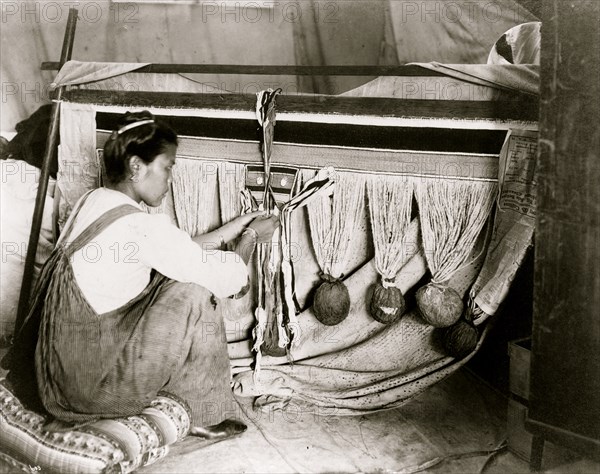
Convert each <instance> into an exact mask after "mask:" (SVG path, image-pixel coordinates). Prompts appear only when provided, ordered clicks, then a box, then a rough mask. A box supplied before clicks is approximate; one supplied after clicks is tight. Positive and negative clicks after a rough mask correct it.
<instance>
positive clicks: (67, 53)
mask: <svg viewBox="0 0 600 474" xmlns="http://www.w3.org/2000/svg"><path fill="white" fill-rule="evenodd" d="M76 27H77V10H76V9H75V8H73V7H71V8H69V17H68V19H67V26H66V29H65V36H64V39H63V46H62V51H61V55H60V64H61V65H62V64H64V63H65V62H67V61H68V60H69V59H71V53H72V52H73V44H74V42H75V30H76ZM63 92H64V87H60V88H58V90H57V92H56V95H55V97H54V98H53V99H54V100H55V102H54V105H53V106H52V117H51V119H50V128H49V129H48V139H47V141H46V150H45V151H44V159H43V161H42V169H41V172H40V179H39V182H38V189H37V194H36V198H35V207H34V209H33V217H32V222H31V232H30V233H29V243H28V244H27V255H26V257H25V267H24V269H23V280H22V282H21V292H20V294H19V306H18V308H17V318H16V321H15V330H14V334H15V335H17V334H19V332H20V330H21V327H22V326H23V323H24V321H25V318H26V317H27V314H28V312H29V307H30V304H31V299H30V297H29V296H30V293H31V286H32V283H33V272H34V268H35V256H36V253H37V247H38V242H39V239H40V231H41V229H42V218H43V215H44V204H45V203H46V192H47V191H48V179H49V178H50V163H51V162H52V160H53V158H54V156H55V154H56V153H57V146H58V135H59V133H58V132H59V115H60V106H59V105H60V101H61V99H62V94H63Z"/></svg>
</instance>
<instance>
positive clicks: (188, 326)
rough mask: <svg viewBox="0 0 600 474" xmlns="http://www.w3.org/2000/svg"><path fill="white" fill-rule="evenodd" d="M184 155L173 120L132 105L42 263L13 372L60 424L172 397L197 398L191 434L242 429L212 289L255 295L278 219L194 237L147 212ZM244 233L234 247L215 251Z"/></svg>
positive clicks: (217, 294) (192, 401) (247, 219)
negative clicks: (257, 261)
mask: <svg viewBox="0 0 600 474" xmlns="http://www.w3.org/2000/svg"><path fill="white" fill-rule="evenodd" d="M176 151H177V136H176V134H175V132H173V130H171V129H170V128H169V127H168V126H167V125H165V124H163V123H161V122H160V121H159V120H157V119H155V118H154V117H153V116H152V115H151V114H150V113H149V112H141V113H128V114H126V115H125V116H124V118H123V119H122V123H121V124H120V128H119V129H118V130H116V131H115V132H113V134H112V136H111V137H110V139H109V140H108V141H107V143H106V145H105V147H104V165H105V172H106V178H107V181H108V183H107V185H106V187H104V188H99V189H96V190H94V191H91V192H88V193H87V194H85V195H84V196H83V197H82V198H81V199H80V200H79V201H78V203H77V204H76V205H75V207H74V209H73V211H72V213H71V216H70V218H69V220H68V221H67V223H66V224H65V228H64V230H63V233H62V235H61V238H60V240H59V242H58V244H57V246H56V248H55V250H54V252H53V254H52V256H51V257H50V259H49V260H48V262H47V263H46V265H45V266H44V269H43V270H42V275H41V277H40V280H39V282H38V285H37V286H36V290H35V295H34V301H33V302H32V307H31V311H30V313H29V315H28V318H27V320H26V322H25V324H24V325H23V329H22V330H21V331H20V333H19V334H18V336H17V337H16V340H15V344H14V346H13V348H12V352H11V354H10V357H9V358H8V363H9V368H10V369H11V372H10V373H9V376H8V377H7V379H8V381H9V383H10V384H11V385H12V386H13V388H14V389H15V390H17V391H18V394H19V397H21V396H23V397H25V398H27V395H30V394H31V391H33V392H36V393H37V395H38V396H39V398H38V399H36V400H29V402H30V406H31V404H34V405H35V404H36V402H37V407H38V409H43V410H44V411H45V412H46V413H48V414H49V415H51V417H52V418H53V419H54V420H56V422H55V425H58V424H61V423H60V422H67V423H69V425H68V426H73V425H80V424H85V423H87V422H90V421H94V420H97V419H99V418H112V417H118V416H127V415H133V414H136V413H139V412H141V411H142V409H143V408H144V407H146V406H147V405H148V404H149V403H150V401H151V400H153V399H154V398H155V397H156V396H157V394H158V393H159V392H167V393H169V394H171V395H173V396H176V397H178V398H180V399H182V400H183V401H185V402H186V403H187V405H188V406H189V408H190V411H191V416H192V426H193V428H192V430H191V434H195V435H199V436H205V437H222V436H227V435H229V434H233V433H237V432H241V431H243V430H244V429H245V426H244V425H243V424H241V423H239V422H235V421H234V420H228V418H229V417H230V416H231V415H232V414H234V413H235V412H234V410H235V407H236V404H235V401H234V399H233V395H232V392H231V387H230V379H231V375H230V369H229V358H228V354H227V343H226V339H225V334H224V323H223V317H222V314H221V308H222V305H221V304H219V301H218V298H225V297H229V296H232V295H235V294H237V293H239V292H240V291H242V290H244V289H246V290H247V288H248V285H249V284H248V272H247V268H246V265H247V263H248V261H249V259H250V257H251V255H252V252H253V250H254V247H255V245H256V243H257V242H265V241H269V240H270V239H271V236H272V234H273V232H274V230H275V229H276V228H277V226H278V220H277V218H274V217H269V218H267V217H263V216H261V215H260V213H252V214H247V215H243V216H240V217H238V218H237V219H235V220H233V221H231V222H230V223H228V224H226V225H224V226H223V227H221V228H220V229H218V230H215V231H213V232H210V233H208V234H205V235H202V236H197V237H193V238H190V237H189V236H188V235H187V234H186V233H185V232H183V231H181V230H179V229H178V228H177V227H175V226H174V225H173V224H171V222H170V221H169V218H168V217H167V216H165V215H161V214H147V213H145V212H143V211H142V209H141V208H140V203H142V202H143V203H145V204H147V205H148V206H158V205H160V204H161V201H162V200H163V199H164V198H165V196H166V194H167V192H168V190H169V185H170V183H171V173H172V169H173V166H176V159H175V154H176ZM200 212H201V210H200ZM237 237H240V239H239V241H238V244H237V247H236V251H235V252H224V251H220V250H218V248H219V247H220V246H222V245H223V244H224V243H225V242H229V241H232V240H234V239H236V238H237ZM36 341H37V346H36ZM32 360H35V367H33V364H32V363H31V362H32ZM32 380H35V383H36V384H37V390H35V386H34V385H32V384H31V382H32ZM32 387H34V389H33V390H31V389H32ZM28 392H29V393H28Z"/></svg>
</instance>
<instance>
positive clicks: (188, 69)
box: [41, 61, 444, 77]
mask: <svg viewBox="0 0 600 474" xmlns="http://www.w3.org/2000/svg"><path fill="white" fill-rule="evenodd" d="M41 69H42V71H56V70H58V63H57V62H49V61H47V62H43V63H42V67H41ZM133 72H154V73H162V74H248V75H250V74H251V75H268V76H422V77H428V76H444V74H442V73H440V72H437V71H432V70H430V69H426V68H423V67H420V66H415V65H401V66H286V65H281V66H276V65H269V66H261V65H240V64H149V65H147V66H144V67H141V68H140V69H136V70H135V71H133Z"/></svg>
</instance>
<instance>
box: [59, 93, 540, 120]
mask: <svg viewBox="0 0 600 474" xmlns="http://www.w3.org/2000/svg"><path fill="white" fill-rule="evenodd" d="M65 98H66V99H67V100H69V101H71V102H80V103H92V104H105V105H115V106H127V107H137V108H150V107H176V108H187V109H214V110H226V111H249V112H253V111H254V110H255V106H256V96H255V95H254V94H195V93H184V92H138V91H135V92H130V91H103V90H91V89H90V90H84V89H74V90H71V91H69V92H67V93H66V95H65ZM277 111H278V113H307V114H324V115H350V116H352V115H356V116H359V115H360V116H374V117H397V118H401V117H418V118H433V119H442V118H443V119H466V120H469V119H471V120H475V119H484V120H486V119H487V120H519V121H528V122H535V121H537V119H538V100H537V98H535V97H532V96H521V97H520V98H519V100H508V101H463V100H414V99H391V98H387V97H339V96H323V95H306V96H304V95H280V96H279V97H277Z"/></svg>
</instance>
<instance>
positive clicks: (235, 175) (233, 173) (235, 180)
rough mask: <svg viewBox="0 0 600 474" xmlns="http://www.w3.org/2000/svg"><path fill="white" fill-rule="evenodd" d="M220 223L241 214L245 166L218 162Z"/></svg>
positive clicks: (224, 222)
mask: <svg viewBox="0 0 600 474" xmlns="http://www.w3.org/2000/svg"><path fill="white" fill-rule="evenodd" d="M217 167H218V176H219V203H220V209H221V224H227V223H228V222H229V221H231V220H233V219H235V218H236V217H238V216H239V215H240V214H242V200H241V194H242V193H243V192H244V188H245V186H244V181H245V174H246V166H245V165H243V164H240V163H230V162H229V161H223V162H220V163H218V165H217Z"/></svg>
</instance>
